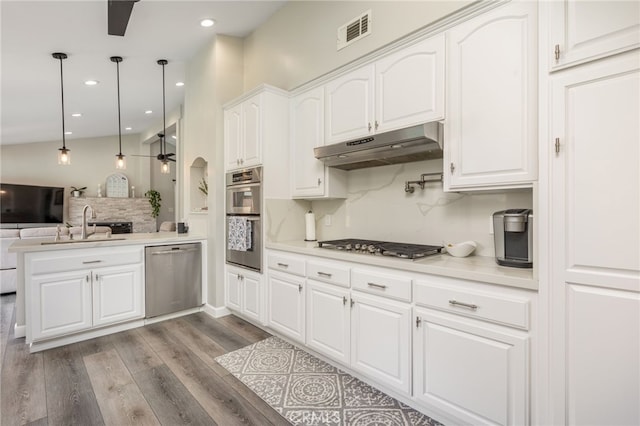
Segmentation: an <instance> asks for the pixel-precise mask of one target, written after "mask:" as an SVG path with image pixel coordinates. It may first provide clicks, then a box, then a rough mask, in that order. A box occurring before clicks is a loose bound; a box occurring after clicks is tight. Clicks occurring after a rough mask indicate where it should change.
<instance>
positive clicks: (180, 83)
mask: <svg viewBox="0 0 640 426" xmlns="http://www.w3.org/2000/svg"><path fill="white" fill-rule="evenodd" d="M176 86H178V87H182V86H184V83H183V82H182V81H179V82H177V83H176Z"/></svg>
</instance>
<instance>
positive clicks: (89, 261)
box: [82, 260, 102, 265]
mask: <svg viewBox="0 0 640 426" xmlns="http://www.w3.org/2000/svg"><path fill="white" fill-rule="evenodd" d="M91 263H102V260H85V261H83V262H82V264H83V265H89V264H91Z"/></svg>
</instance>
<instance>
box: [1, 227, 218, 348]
mask: <svg viewBox="0 0 640 426" xmlns="http://www.w3.org/2000/svg"><path fill="white" fill-rule="evenodd" d="M92 237H94V238H92ZM95 237H96V236H91V237H89V238H88V239H86V240H77V241H74V242H71V241H68V240H63V241H54V240H52V239H40V238H38V239H23V240H18V241H16V242H14V243H13V244H12V245H11V246H10V247H9V251H10V252H14V253H16V254H17V257H18V261H17V265H18V267H17V271H18V283H17V291H16V324H15V334H16V337H22V336H26V343H27V344H29V345H30V350H31V352H36V351H39V350H44V349H48V348H52V347H56V346H60V345H64V344H67V343H72V342H76V341H81V340H85V339H89V338H93V337H97V336H102V335H106V334H111V333H115V332H118V331H122V330H126V329H130V328H135V327H140V326H142V325H144V324H145V323H146V322H149V320H145V308H144V305H145V303H144V301H145V255H144V254H145V248H146V247H149V246H159V245H167V246H169V245H174V247H175V245H176V244H184V243H201V245H202V257H203V259H206V257H207V250H206V238H205V237H204V236H201V235H191V234H176V233H170V232H158V233H137V234H118V235H117V236H112V237H111V238H95ZM201 263H202V277H206V276H207V274H206V267H207V266H206V265H207V262H205V261H203V262H201ZM206 288H207V285H206V280H205V279H203V283H202V300H203V301H206V300H207V299H206V297H207V295H206ZM203 303H204V302H203ZM196 309H197V310H200V309H201V308H196ZM193 311H194V309H191V310H188V311H185V313H191V312H193ZM174 316H175V314H174ZM160 318H162V317H160Z"/></svg>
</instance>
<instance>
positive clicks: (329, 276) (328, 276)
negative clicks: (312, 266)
mask: <svg viewBox="0 0 640 426" xmlns="http://www.w3.org/2000/svg"><path fill="white" fill-rule="evenodd" d="M318 275H320V276H321V277H325V278H331V276H332V275H331V274H330V273H328V272H322V271H318Z"/></svg>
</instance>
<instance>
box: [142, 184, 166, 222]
mask: <svg viewBox="0 0 640 426" xmlns="http://www.w3.org/2000/svg"><path fill="white" fill-rule="evenodd" d="M144 196H145V197H147V198H148V199H149V204H151V209H152V210H151V216H152V217H158V215H159V214H160V201H162V198H161V197H160V193H159V192H158V191H156V190H155V189H150V190H148V191H147V192H145V193H144Z"/></svg>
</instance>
